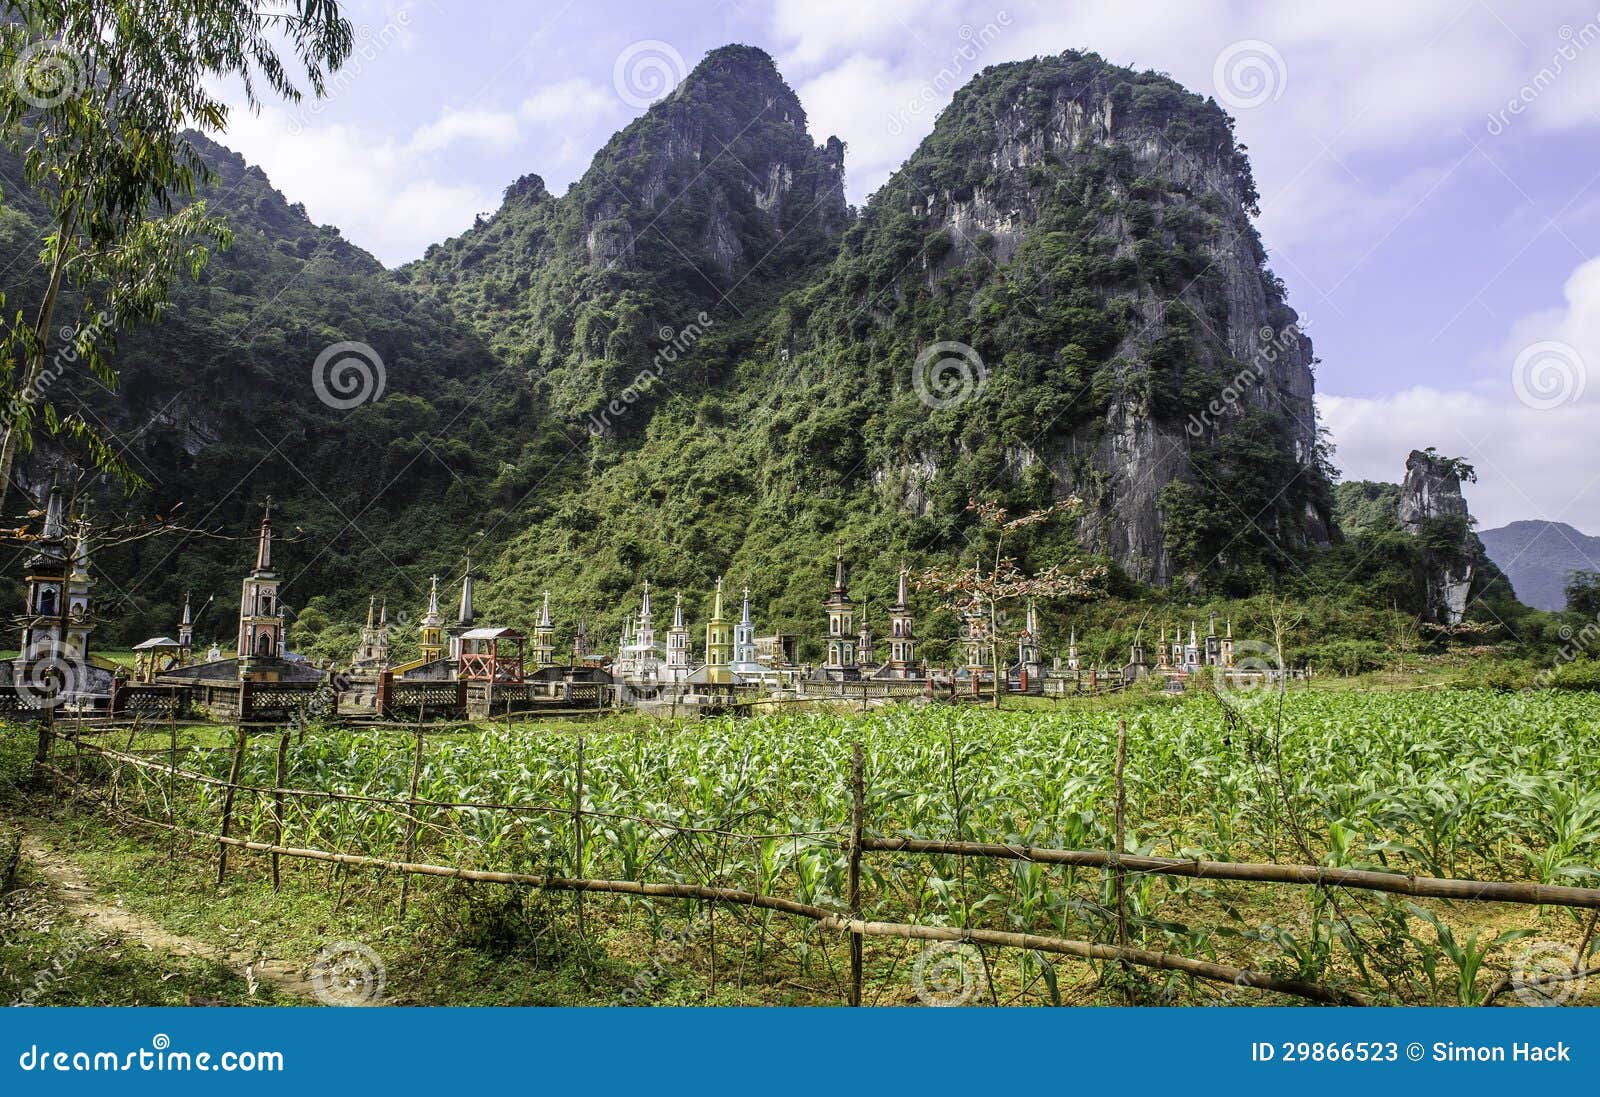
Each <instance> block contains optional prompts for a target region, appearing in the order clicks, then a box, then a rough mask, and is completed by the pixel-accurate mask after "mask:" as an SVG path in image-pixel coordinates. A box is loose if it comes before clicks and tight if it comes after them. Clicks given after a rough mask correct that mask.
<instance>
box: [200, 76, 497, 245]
mask: <svg viewBox="0 0 1600 1097" xmlns="http://www.w3.org/2000/svg"><path fill="white" fill-rule="evenodd" d="M221 140H222V141H223V142H224V143H225V144H227V145H228V146H229V147H230V148H233V149H235V150H237V151H238V152H239V153H240V154H241V155H243V156H244V157H245V159H246V160H248V161H250V162H251V163H253V164H259V165H260V166H261V168H262V170H263V171H265V172H266V173H267V177H268V178H269V179H270V180H272V184H273V186H275V187H277V188H278V189H279V190H280V191H282V192H283V193H284V194H285V195H286V196H287V197H288V199H289V200H290V201H291V202H293V201H301V202H304V204H305V207H306V213H307V215H308V216H309V217H310V218H311V219H312V220H313V221H315V222H317V223H319V224H331V225H334V226H335V227H337V228H338V229H339V230H340V231H341V232H342V233H343V234H344V236H345V238H346V239H349V240H352V241H354V242H356V243H357V244H360V245H361V246H362V247H365V248H367V249H369V250H371V251H372V252H373V253H374V254H375V255H377V257H378V258H379V259H380V260H382V261H383V262H385V263H399V262H404V261H406V260H409V259H414V258H416V257H417V256H419V255H421V254H422V252H423V251H424V250H425V249H426V248H427V246H428V245H429V244H432V243H436V242H438V241H440V240H443V239H446V238H447V237H450V236H454V235H456V234H458V233H460V232H461V231H463V230H464V229H466V228H467V227H468V226H469V225H471V223H472V219H473V217H474V216H475V215H476V214H478V213H479V212H481V211H484V210H489V209H494V208H495V207H496V206H498V205H499V197H498V194H497V192H495V191H493V190H490V189H488V188H484V187H481V186H477V185H474V184H468V183H458V182H451V181H446V180H441V179H437V178H434V177H432V176H431V175H429V174H428V173H427V171H426V170H425V169H424V167H423V166H422V164H421V160H422V159H423V158H422V154H421V153H420V152H419V151H418V150H419V143H418V142H417V141H416V140H415V138H414V137H413V139H411V140H409V141H405V142H400V141H395V140H393V139H391V138H387V137H383V136H381V135H376V134H373V133H372V132H370V131H369V130H367V129H365V128H364V127H357V126H348V125H344V124H340V123H322V122H318V123H317V124H315V125H304V124H303V123H302V122H301V121H300V120H299V119H297V118H295V117H293V116H291V115H290V114H289V113H287V112H286V111H285V110H284V109H282V108H280V107H276V106H268V107H264V108H263V109H262V111H261V112H260V113H259V114H253V113H251V112H250V111H245V110H235V111H234V112H232V114H231V116H230V118H229V125H228V131H227V133H226V134H224V135H222V137H221Z"/></svg>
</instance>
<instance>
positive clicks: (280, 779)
mask: <svg viewBox="0 0 1600 1097" xmlns="http://www.w3.org/2000/svg"><path fill="white" fill-rule="evenodd" d="M288 780H289V729H288V728H285V729H284V730H283V733H282V734H281V735H279V736H278V768H277V769H276V771H275V776H274V778H273V793H272V832H273V834H274V835H275V837H274V838H273V840H272V844H273V845H275V846H281V845H283V807H284V804H283V789H284V785H285V784H287V783H288ZM282 886H283V882H282V880H281V879H280V878H279V876H278V855H277V854H276V853H274V854H273V855H272V890H273V891H278V890H280V889H281V888H282Z"/></svg>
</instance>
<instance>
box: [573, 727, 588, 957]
mask: <svg viewBox="0 0 1600 1097" xmlns="http://www.w3.org/2000/svg"><path fill="white" fill-rule="evenodd" d="M583 738H584V737H583V736H582V735H580V736H578V764H577V769H576V773H575V778H576V779H575V780H574V781H573V784H572V835H573V851H574V854H575V856H574V858H573V862H572V864H573V869H574V872H573V875H574V876H576V877H577V878H578V879H580V880H581V879H583ZM574 899H575V901H576V902H575V905H576V907H577V913H578V941H579V942H580V943H582V942H583V941H584V940H585V938H584V930H583V891H582V889H579V890H578V891H577V892H576V893H574Z"/></svg>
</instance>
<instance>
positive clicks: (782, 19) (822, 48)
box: [772, 0, 960, 67]
mask: <svg viewBox="0 0 1600 1097" xmlns="http://www.w3.org/2000/svg"><path fill="white" fill-rule="evenodd" d="M958 6H960V5H958V4H957V3H954V2H952V0H777V3H775V4H774V5H773V10H772V21H773V25H774V27H775V29H776V30H777V32H778V34H779V36H780V37H782V38H783V39H784V40H786V41H789V42H791V46H790V49H789V51H788V53H787V54H786V55H785V56H784V58H783V59H782V62H783V63H793V64H794V65H796V66H806V65H814V64H816V63H818V62H820V61H825V60H827V59H829V58H831V57H835V56H837V55H839V54H840V53H851V52H857V51H861V50H865V49H869V48H872V47H890V46H895V45H900V44H903V43H906V42H908V41H910V42H915V41H916V40H917V39H918V38H919V37H920V36H921V35H920V34H919V32H923V31H926V30H927V28H928V26H929V24H930V23H934V22H942V21H943V20H944V19H946V18H948V16H949V14H950V13H951V11H952V10H953V9H955V8H957V7H958ZM780 67H782V64H780Z"/></svg>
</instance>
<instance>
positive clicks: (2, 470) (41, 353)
mask: <svg viewBox="0 0 1600 1097" xmlns="http://www.w3.org/2000/svg"><path fill="white" fill-rule="evenodd" d="M77 226H78V206H77V203H76V202H74V203H72V204H71V205H69V206H68V207H67V212H66V216H64V217H63V218H62V219H61V222H60V224H59V225H58V227H57V236H56V240H57V244H56V258H55V262H54V263H52V264H51V266H50V279H49V281H48V282H47V283H46V288H45V294H44V300H42V301H40V302H39V312H38V315H37V317H36V318H35V320H34V324H33V333H34V344H35V345H34V348H33V351H32V352H31V353H30V354H29V355H28V367H27V369H26V370H24V371H23V374H22V384H21V385H20V386H19V387H18V388H17V399H18V400H19V401H22V402H23V403H25V404H27V405H29V406H30V407H31V406H32V405H33V404H35V403H37V402H38V397H37V395H35V396H34V397H32V398H27V397H25V396H24V394H25V393H28V392H31V391H33V388H34V386H35V385H37V384H38V383H39V377H40V375H41V374H43V373H44V363H45V359H46V358H48V357H49V349H50V325H51V324H52V323H53V322H54V321H55V314H56V301H57V299H58V298H59V297H60V295H61V279H62V277H63V276H64V274H65V272H66V265H67V254H68V252H69V250H70V249H71V240H72V234H73V232H74V231H75V230H76V229H77ZM21 442H22V439H21V436H20V435H19V434H18V432H17V425H16V423H14V422H8V423H7V424H6V429H5V437H4V438H3V439H0V513H3V511H4V508H5V502H6V494H7V492H9V491H10V488H11V469H12V466H13V465H15V464H16V460H17V450H18V449H19V448H20V447H21Z"/></svg>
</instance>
